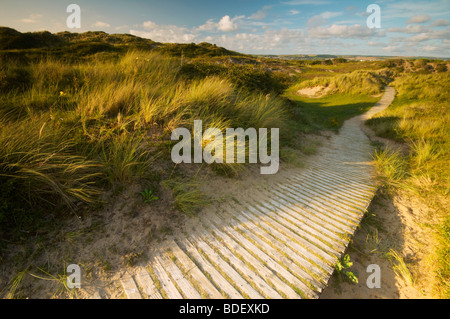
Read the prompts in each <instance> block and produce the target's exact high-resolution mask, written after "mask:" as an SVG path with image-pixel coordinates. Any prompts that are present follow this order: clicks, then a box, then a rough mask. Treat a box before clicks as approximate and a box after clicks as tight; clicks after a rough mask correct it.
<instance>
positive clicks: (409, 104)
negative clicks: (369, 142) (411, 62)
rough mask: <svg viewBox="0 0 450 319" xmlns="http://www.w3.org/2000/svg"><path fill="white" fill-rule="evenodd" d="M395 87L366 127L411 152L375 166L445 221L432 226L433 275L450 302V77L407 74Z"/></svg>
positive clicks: (384, 157)
mask: <svg viewBox="0 0 450 319" xmlns="http://www.w3.org/2000/svg"><path fill="white" fill-rule="evenodd" d="M392 85H393V86H394V87H395V89H396V90H397V96H396V98H395V100H394V102H393V103H392V105H391V106H389V107H388V108H387V109H386V110H385V111H383V112H381V113H379V114H376V115H375V116H374V117H373V118H372V119H370V120H368V121H367V125H369V127H371V128H372V129H373V130H374V131H375V133H376V134H377V135H378V136H381V137H385V138H391V139H394V140H396V141H399V142H402V143H404V144H405V145H406V146H407V148H408V152H407V154H404V153H402V152H400V151H393V150H388V149H380V150H379V151H378V152H377V153H376V154H375V162H376V165H377V166H378V169H379V172H380V177H381V179H382V181H383V183H384V185H385V186H387V187H389V188H391V189H392V190H396V189H403V190H406V191H409V192H412V193H413V194H414V195H415V196H416V197H417V198H419V199H421V200H422V201H423V202H424V203H426V205H427V206H429V207H430V208H431V209H433V210H434V211H435V214H436V216H437V217H438V218H440V219H441V220H442V222H441V224H440V225H434V231H435V232H436V233H437V234H438V239H437V242H438V243H437V247H436V248H435V253H436V255H435V256H434V259H435V260H436V261H437V264H438V266H437V269H435V271H436V276H437V278H438V281H439V287H437V289H438V292H439V294H440V295H441V296H442V297H444V298H449V297H450V289H449V287H450V284H449V282H450V266H449V263H448V256H449V252H450V241H449V240H448V238H449V236H450V235H449V234H450V233H449V227H448V220H449V218H450V217H449V216H450V215H449V209H448V208H449V207H450V206H449V205H450V203H449V201H448V195H449V194H450V171H449V169H448V168H449V166H450V140H449V136H450V126H449V123H450V112H449V110H450V108H449V105H448V101H449V99H450V95H449V90H448V87H449V86H450V75H449V73H448V72H445V73H443V72H439V73H433V74H403V75H401V76H399V77H397V78H396V79H395V81H394V82H392Z"/></svg>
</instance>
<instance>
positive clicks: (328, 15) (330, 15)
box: [319, 11, 343, 19]
mask: <svg viewBox="0 0 450 319" xmlns="http://www.w3.org/2000/svg"><path fill="white" fill-rule="evenodd" d="M342 14H343V12H330V11H326V12H323V13H321V14H319V15H320V16H321V17H322V18H324V19H331V18H334V17H339V16H340V15H342Z"/></svg>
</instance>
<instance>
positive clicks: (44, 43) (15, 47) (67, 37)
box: [0, 27, 242, 61]
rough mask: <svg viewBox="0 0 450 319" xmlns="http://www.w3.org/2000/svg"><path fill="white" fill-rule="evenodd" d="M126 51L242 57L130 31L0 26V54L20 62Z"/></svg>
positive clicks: (71, 58)
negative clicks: (23, 30)
mask: <svg viewBox="0 0 450 319" xmlns="http://www.w3.org/2000/svg"><path fill="white" fill-rule="evenodd" d="M128 50H150V51H152V50H155V51H158V52H161V53H164V54H168V55H171V56H178V57H181V55H183V56H185V57H198V56H205V57H216V56H242V54H240V53H238V52H234V51H230V50H227V49H225V48H222V47H218V46H216V45H214V44H209V43H200V44H195V43H190V44H176V43H159V42H154V41H152V40H150V39H144V38H140V37H137V36H134V35H131V34H107V33H105V32H102V31H95V32H92V31H89V32H84V33H71V32H67V31H65V32H59V33H56V34H52V33H50V32H48V31H43V32H26V33H21V32H19V31H16V30H14V29H11V28H7V27H0V56H1V57H2V58H3V59H6V58H10V59H11V58H14V59H15V60H19V61H20V60H22V61H23V60H37V59H40V58H42V57H43V56H45V57H54V58H58V59H66V60H69V61H74V60H80V59H83V58H85V59H86V58H89V56H92V55H95V54H98V53H104V54H109V55H110V56H112V57H115V55H114V54H112V53H125V52H126V51H128Z"/></svg>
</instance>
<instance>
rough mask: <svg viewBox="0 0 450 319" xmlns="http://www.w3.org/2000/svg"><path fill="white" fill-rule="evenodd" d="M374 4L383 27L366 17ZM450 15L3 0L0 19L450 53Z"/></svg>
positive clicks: (413, 4)
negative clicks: (70, 9) (76, 11)
mask: <svg viewBox="0 0 450 319" xmlns="http://www.w3.org/2000/svg"><path fill="white" fill-rule="evenodd" d="M71 3H76V4H78V5H79V6H80V7H81V29H69V28H68V27H67V26H66V19H67V17H68V15H69V14H68V13H66V7H67V6H68V5H69V4H71ZM372 3H373V4H378V5H379V6H380V8H381V28H379V29H370V28H368V27H367V24H366V20H367V16H368V15H369V14H368V13H367V12H366V8H367V6H368V5H369V4H372ZM449 20H450V1H449V0H431V1H406V0H404V1H397V0H380V1H373V0H372V1H361V0H359V1H352V0H350V1H332V0H317V1H313V0H279V1H265V0H263V1H255V0H235V1H232V0H230V1H206V0H189V1H181V0H165V1H152V0H150V1H142V0H128V1H115V0H109V1H107V0H90V1H87V0H70V1H64V0H15V1H9V0H8V1H7V0H0V25H2V26H8V27H12V28H15V29H17V30H19V31H21V32H26V31H39V30H49V31H51V32H59V31H65V30H67V31H71V32H85V31H89V30H90V31H98V30H101V31H105V32H108V33H131V34H134V35H137V36H141V37H144V38H150V39H152V40H155V41H159V42H184V43H186V42H195V43H200V42H203V41H207V42H211V43H215V44H217V45H220V46H224V47H226V48H228V49H232V50H237V51H240V52H244V53H261V54H355V55H393V56H397V55H402V56H436V57H450V22H449Z"/></svg>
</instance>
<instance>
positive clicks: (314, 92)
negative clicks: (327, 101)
mask: <svg viewBox="0 0 450 319" xmlns="http://www.w3.org/2000/svg"><path fill="white" fill-rule="evenodd" d="M330 90H331V89H330V88H329V87H325V86H321V85H319V86H315V87H312V88H303V89H300V90H298V91H297V94H298V95H301V96H305V97H309V98H320V97H323V96H325V95H327V94H328V92H329V91H330Z"/></svg>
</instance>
